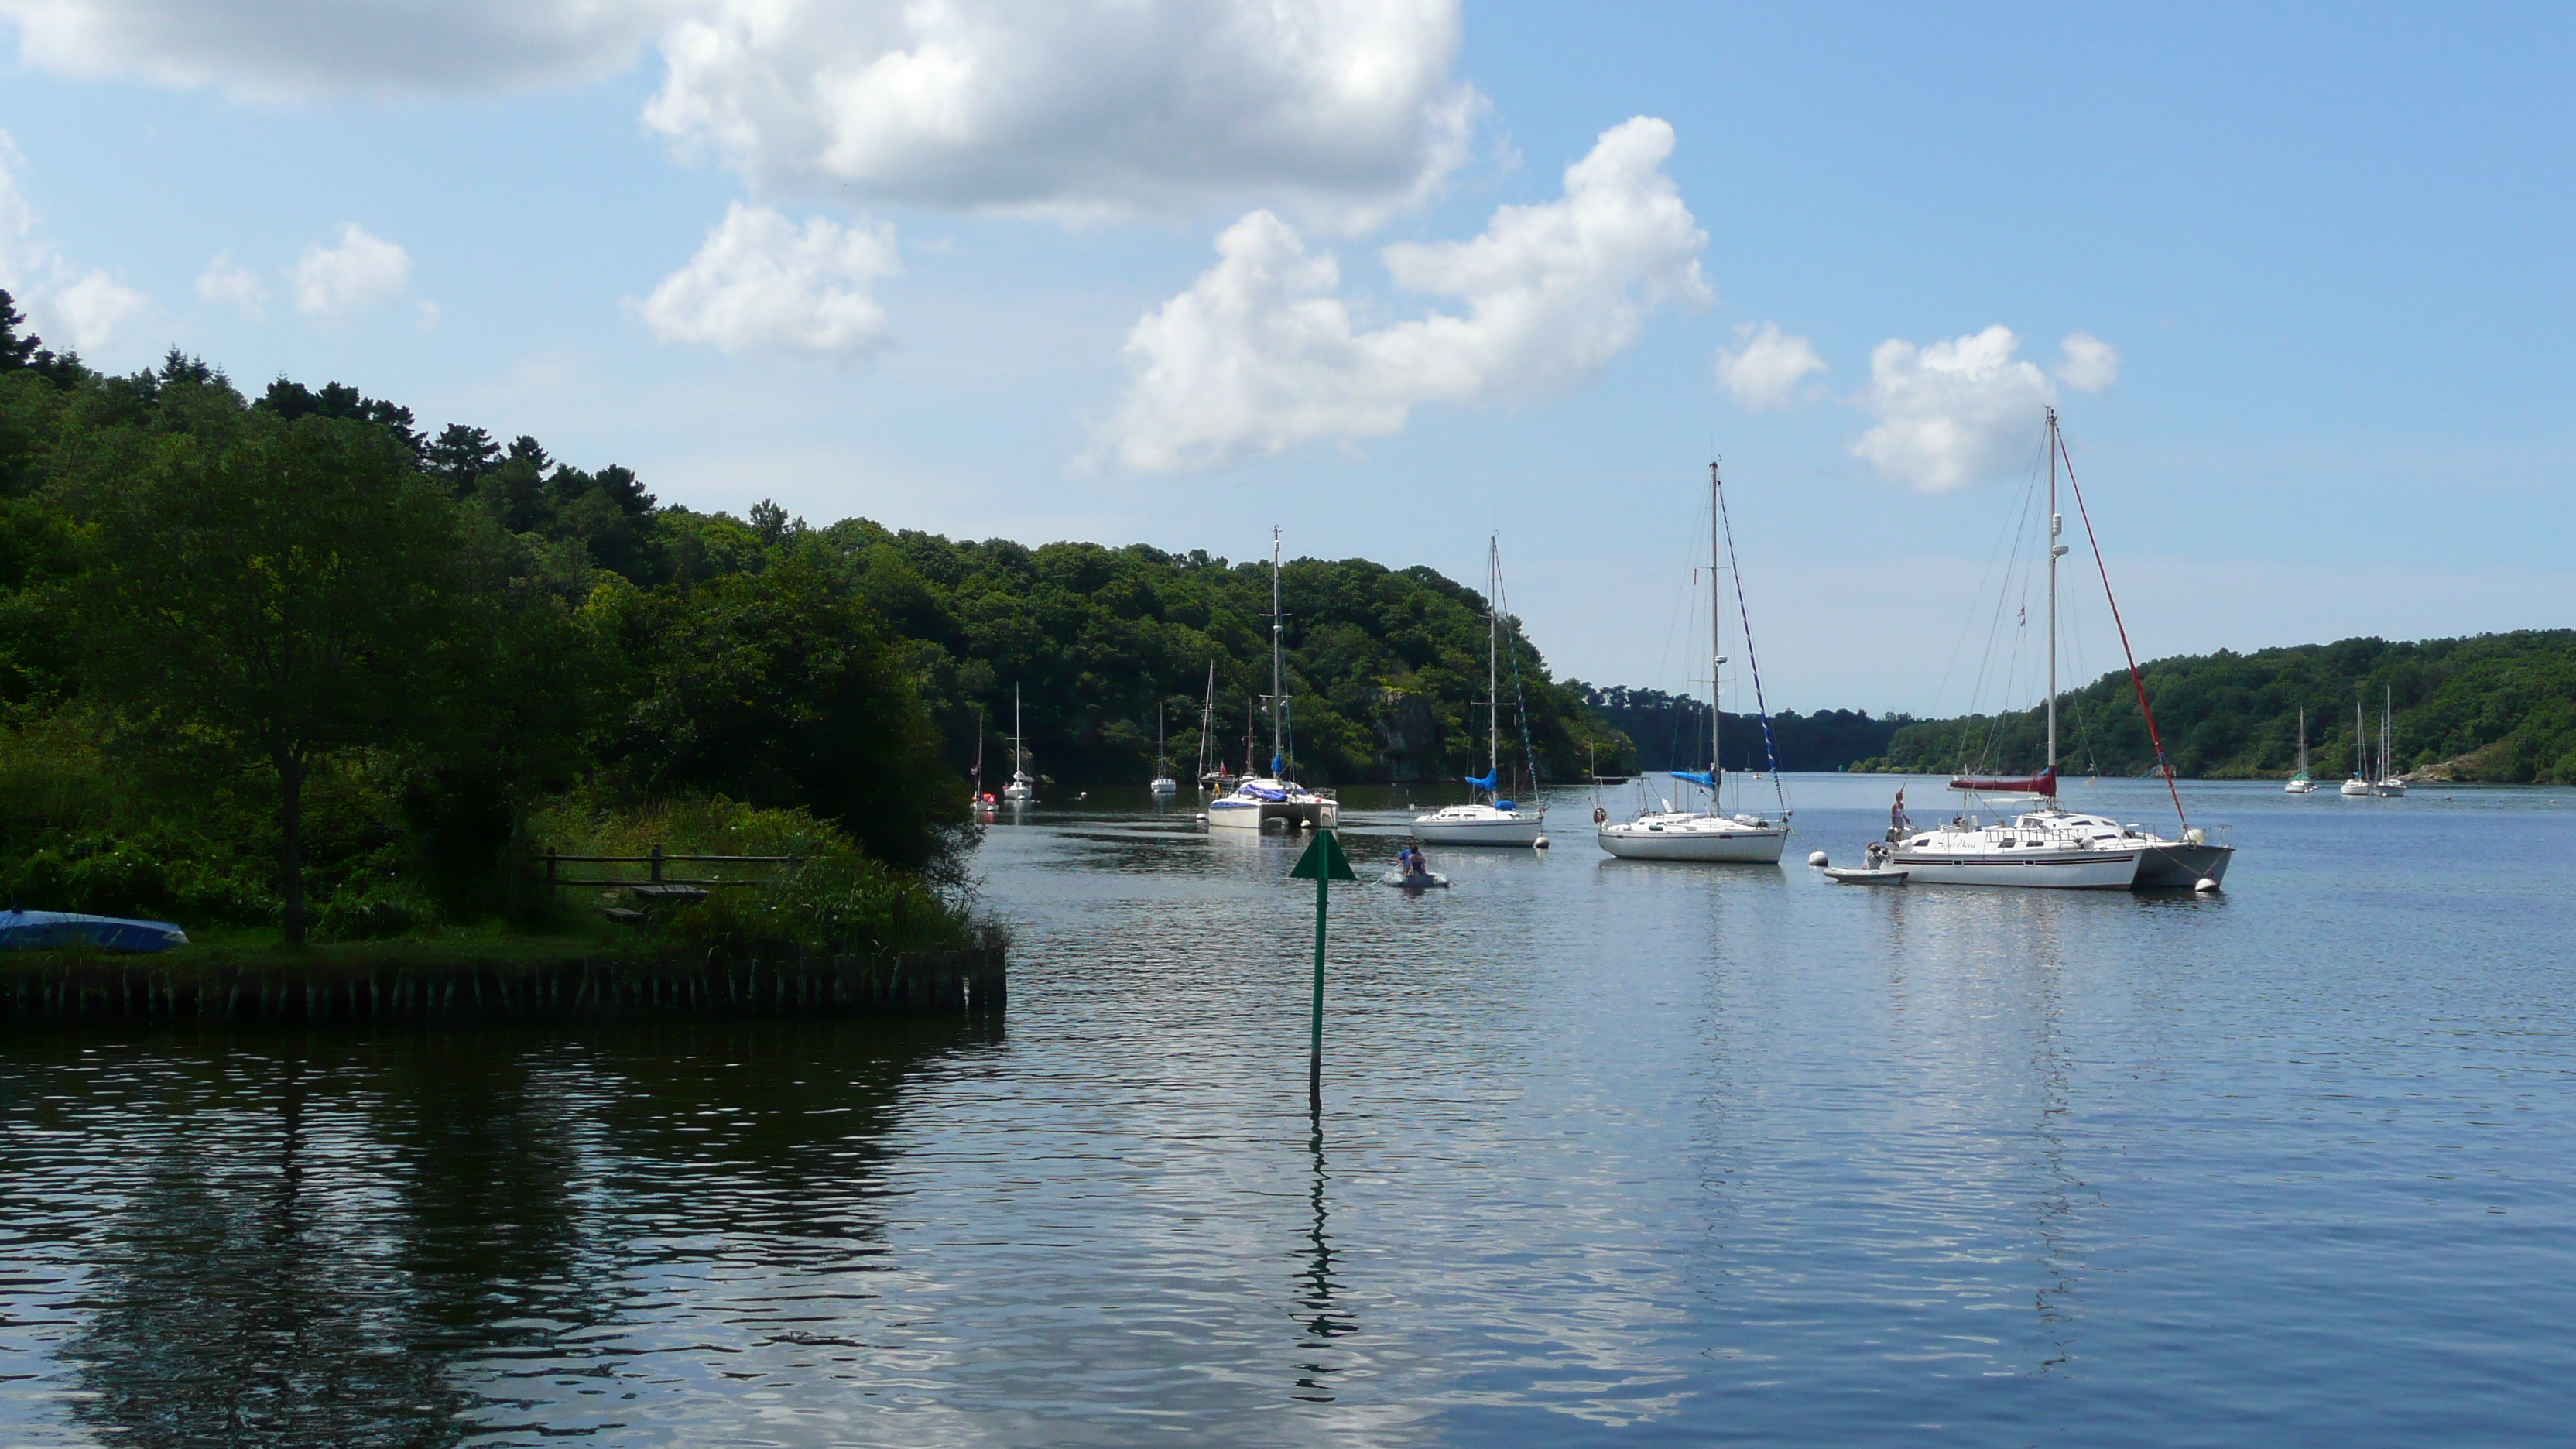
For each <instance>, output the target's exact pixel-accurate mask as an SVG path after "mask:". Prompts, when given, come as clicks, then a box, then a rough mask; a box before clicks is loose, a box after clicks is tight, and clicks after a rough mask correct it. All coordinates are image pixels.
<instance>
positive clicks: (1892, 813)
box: [1887, 785, 1914, 840]
mask: <svg viewBox="0 0 2576 1449" xmlns="http://www.w3.org/2000/svg"><path fill="white" fill-rule="evenodd" d="M1913 828H1914V822H1913V821H1912V820H1911V819H1908V818H1907V817H1906V814H1905V787H1904V786H1902V785H1899V786H1897V787H1896V803H1895V804H1893V805H1890V806H1888V807H1887V838H1888V839H1890V840H1894V839H1895V838H1896V837H1898V836H1900V835H1903V834H1905V833H1906V832H1907V831H1909V830H1912V829H1913Z"/></svg>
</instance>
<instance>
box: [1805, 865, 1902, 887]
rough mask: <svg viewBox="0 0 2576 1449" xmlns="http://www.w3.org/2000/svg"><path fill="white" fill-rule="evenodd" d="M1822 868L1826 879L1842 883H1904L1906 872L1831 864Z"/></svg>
mask: <svg viewBox="0 0 2576 1449" xmlns="http://www.w3.org/2000/svg"><path fill="white" fill-rule="evenodd" d="M1823 869H1824V872H1825V878H1826V879H1828V880H1833V881H1839V882H1841V883H1842V884H1844V885H1903V884H1905V874H1906V873H1905V872H1904V871H1901V870H1843V869H1838V868H1836V867H1833V866H1826V867H1824V868H1823Z"/></svg>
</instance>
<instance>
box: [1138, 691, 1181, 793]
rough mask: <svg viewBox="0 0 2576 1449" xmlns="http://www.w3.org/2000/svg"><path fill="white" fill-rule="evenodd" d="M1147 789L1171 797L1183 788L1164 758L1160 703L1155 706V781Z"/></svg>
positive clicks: (1161, 708)
mask: <svg viewBox="0 0 2576 1449" xmlns="http://www.w3.org/2000/svg"><path fill="white" fill-rule="evenodd" d="M1145 788H1146V789H1148V790H1151V791H1153V792H1154V793H1155V794H1157V795H1169V794H1171V793H1172V792H1173V791H1175V790H1177V789H1179V788H1181V787H1180V783H1179V782H1178V781H1176V780H1174V779H1173V778H1172V767H1171V765H1170V763H1169V762H1168V761H1166V760H1165V759H1164V758H1163V706H1162V704H1161V702H1160V701H1157V702H1156V703H1155V705H1154V779H1153V782H1152V783H1151V784H1149V785H1147V786H1146V787H1145Z"/></svg>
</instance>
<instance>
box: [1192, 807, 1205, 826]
mask: <svg viewBox="0 0 2576 1449" xmlns="http://www.w3.org/2000/svg"><path fill="white" fill-rule="evenodd" d="M1190 818H1191V819H1192V820H1195V821H1197V822H1198V823H1200V824H1201V825H1205V824H1207V812H1206V811H1204V810H1202V811H1200V812H1199V813H1198V814H1196V815H1193V816H1191V817H1190Z"/></svg>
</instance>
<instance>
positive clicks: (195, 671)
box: [0, 293, 1631, 939]
mask: <svg viewBox="0 0 2576 1449" xmlns="http://www.w3.org/2000/svg"><path fill="white" fill-rule="evenodd" d="M23 322H24V319H23V318H22V317H20V316H19V315H18V314H17V312H16V311H15V309H14V307H12V306H11V305H10V303H9V300H8V298H7V297H6V294H5V293H0V886H8V887H14V888H16V889H17V890H18V893H19V894H20V895H21V897H22V898H24V897H41V899H35V898H30V899H28V900H27V903H28V904H31V905H35V904H61V905H72V906H78V907H80V908H86V909H111V908H123V909H156V910H167V911H170V912H173V913H177V914H189V915H193V916H194V917H196V918H200V919H204V918H212V919H217V920H234V921H242V922H262V921H265V922H272V923H276V924H279V925H281V926H282V927H283V928H284V931H285V933H286V935H287V936H288V938H289V939H300V938H301V937H302V935H303V934H304V932H305V930H306V928H307V926H308V924H309V923H311V922H316V921H319V922H320V923H321V924H322V926H323V929H324V933H325V934H351V933H361V934H362V933H364V932H365V931H366V930H367V929H369V927H368V926H367V925H366V923H367V922H369V921H378V922H381V921H401V920H406V919H414V918H417V917H419V916H420V915H422V914H423V913H424V912H426V913H429V914H434V915H437V916H440V917H443V918H447V919H470V918H474V917H476V916H478V915H479V916H489V915H492V914H495V913H509V914H521V913H525V912H527V911H530V910H534V909H536V908H537V903H532V902H531V900H530V899H529V896H530V890H531V887H530V886H529V884H528V882H527V881H526V879H525V861H526V860H527V858H528V857H529V854H530V853H531V852H532V851H535V850H537V849H539V848H541V847H542V846H543V845H545V844H549V843H556V842H555V840H554V837H553V835H550V834H549V832H554V833H555V834H558V835H559V834H562V833H563V831H564V830H565V829H568V828H570V827H566V826H565V825H564V824H563V822H565V821H568V820H571V821H580V820H588V821H590V822H591V824H590V825H588V826H584V827H581V828H583V829H587V830H589V832H590V836H591V837H592V838H602V839H604V838H608V837H611V836H617V837H618V838H626V837H627V836H631V835H632V834H633V831H632V829H630V828H628V826H626V825H617V824H615V823H614V822H612V821H610V820H609V817H610V816H612V815H617V814H618V812H625V814H624V815H623V816H621V817H620V818H622V819H625V820H627V821H628V823H629V825H631V824H632V821H633V820H636V819H643V818H647V816H646V815H642V814H638V813H637V812H650V811H655V810H660V811H664V812H666V813H667V811H668V810H669V808H670V807H671V806H672V805H673V804H674V802H681V803H685V802H689V801H703V802H714V803H716V804H718V805H723V804H724V803H725V802H731V803H732V804H736V805H743V806H750V807H758V808H759V809H762V810H769V811H781V812H789V814H790V815H792V816H793V817H794V819H786V820H783V821H782V820H762V821H754V822H751V823H748V824H746V823H744V820H743V818H740V817H738V816H736V815H733V814H727V813H725V810H724V809H717V810H714V811H713V812H712V813H710V812H707V811H699V812H697V813H695V814H689V815H687V818H689V819H692V820H702V821H705V822H708V823H707V824H706V825H705V828H706V829H709V830H714V831H728V830H729V831H737V832H739V831H743V830H753V831H755V832H756V833H761V834H763V835H764V838H781V839H785V838H794V839H799V840H804V839H823V838H827V837H828V838H830V839H837V840H844V841H845V842H846V843H847V844H848V845H849V847H850V848H851V849H852V850H854V851H855V852H857V853H858V854H860V855H862V856H863V857H864V858H865V859H866V860H867V861H870V862H874V863H877V864H879V865H882V866H884V867H887V868H890V869H893V870H895V871H898V872H902V873H904V874H906V875H907V876H909V877H912V878H915V879H917V880H920V881H924V882H928V883H929V884H930V885H932V886H941V885H954V884H955V883H956V882H957V881H959V880H961V879H962V875H961V870H962V865H961V862H962V858H963V851H964V849H965V847H966V846H967V844H968V843H969V842H970V841H971V840H972V838H973V837H972V833H971V829H970V828H969V827H967V826H965V825H963V824H961V823H960V816H961V814H962V811H961V809H960V807H961V804H962V800H963V796H964V793H965V783H964V779H963V776H964V773H965V771H966V769H967V768H968V766H969V765H970V764H971V763H972V762H973V761H974V760H976V759H977V758H978V757H979V755H980V757H981V758H982V759H984V760H985V761H986V762H987V764H988V767H990V768H992V769H994V770H995V771H996V772H997V773H999V772H1006V771H1007V769H1008V768H1009V766H1008V755H1009V751H1008V739H1009V734H1010V726H1011V709H1012V704H1013V698H1014V694H1015V692H1016V694H1017V695H1018V697H1019V699H1020V700H1021V701H1022V710H1023V717H1024V721H1025V732H1026V736H1027V741H1028V750H1029V756H1030V768H1031V769H1032V770H1034V771H1036V772H1038V773H1040V774H1043V775H1046V776H1050V777H1052V778H1054V779H1056V780H1058V781H1060V782H1063V783H1065V784H1077V783H1108V782H1124V783H1139V784H1141V783H1142V782H1143V781H1144V780H1145V779H1146V778H1148V776H1149V773H1150V771H1151V768H1152V765H1153V763H1154V755H1155V748H1154V745H1155V738H1154V732H1155V730H1156V728H1157V723H1158V719H1159V721H1160V722H1161V723H1162V725H1163V726H1164V727H1165V728H1166V730H1167V733H1168V744H1167V750H1168V754H1169V756H1170V758H1171V759H1172V760H1173V762H1174V764H1175V766H1176V767H1177V769H1179V770H1182V771H1185V770H1186V769H1187V768H1188V766H1189V764H1190V763H1191V762H1192V761H1194V760H1195V759H1196V758H1197V750H1198V744H1199V736H1200V733H1201V730H1200V710H1201V702H1202V699H1203V697H1204V693H1205V687H1206V681H1207V672H1208V668H1209V666H1210V665H1211V664H1213V665H1214V666H1215V670H1216V697H1217V704H1218V708H1217V725H1216V727H1215V729H1214V731H1213V734H1214V738H1213V739H1212V740H1211V741H1210V744H1211V746H1212V747H1213V748H1215V749H1216V750H1217V752H1218V753H1219V754H1220V755H1221V757H1223V758H1225V759H1226V760H1228V761H1229V762H1230V763H1232V764H1234V765H1235V766H1237V767H1240V765H1241V763H1242V753H1243V751H1242V745H1243V724H1244V721H1245V718H1246V715H1247V713H1248V712H1250V711H1252V710H1253V709H1255V708H1256V707H1257V704H1258V697H1259V696H1261V695H1263V694H1265V693H1267V692H1268V690H1269V641H1270V621H1269V620H1268V618H1267V617H1266V615H1267V614H1268V612H1269V609H1270V581H1269V571H1268V567H1267V565H1266V564H1229V563H1228V562H1227V561H1226V560H1224V559H1219V558H1210V557H1208V556H1206V555H1205V554H1203V553H1192V554H1189V555H1185V556H1183V555H1173V554H1167V553H1164V552H1161V551H1158V550H1155V549H1150V548H1143V547H1130V548H1121V549H1110V548H1103V547H1100V546H1097V545H1092V544H1079V543H1067V544H1051V545H1047V546H1044V547H1039V548H1029V547H1025V546H1023V545H1020V544H1017V543H1012V542H1009V541H1006V540H1000V539H993V540H987V541H984V542H980V543H977V542H967V541H952V540H949V539H945V538H939V537H936V536H932V535H928V534H922V533H914V532H893V531H889V530H887V529H885V528H882V527H880V526H878V525H876V524H874V523H871V522H868V521H865V520H859V519H852V520H847V521H844V522H840V523H835V524H832V525H830V526H828V527H823V528H812V527H808V526H807V525H806V523H805V522H804V521H803V520H802V519H797V518H791V517H790V516H788V514H787V513H786V511H785V510H783V509H781V508H779V507H778V506H776V505H775V504H771V503H763V504H761V505H760V506H758V507H755V508H753V509H751V510H750V511H749V515H748V517H746V518H741V519H737V518H734V517H731V516H728V515H725V514H720V513H717V514H708V513H699V512H695V511H692V510H690V509H687V508H682V507H676V506H670V505H664V504H660V503H657V501H656V500H655V499H654V498H653V496H652V495H651V494H650V493H649V492H648V491H646V489H645V488H644V486H643V484H642V483H641V481H640V480H639V479H637V477H636V476H635V475H634V473H632V472H631V471H629V470H627V469H625V468H622V467H616V466H608V467H601V468H597V469H595V470H594V469H586V468H583V467H579V466H575V465H574V464H571V463H568V462H565V461H562V460H559V459H557V458H555V457H553V456H552V455H551V454H550V453H549V452H548V451H547V450H546V449H545V448H544V447H543V446H542V445H541V444H540V443H539V442H538V441H537V440H536V439H535V438H533V437H526V436H522V437H517V438H514V439H509V440H507V441H504V440H502V439H498V438H495V437H493V436H491V435H490V434H488V433H487V432H485V431H484V430H482V429H479V428H474V427H470V426H467V425H463V424H455V425H450V426H447V427H445V428H443V429H442V430H440V431H438V432H436V433H434V434H433V433H427V432H425V431H423V430H421V429H419V428H418V426H417V423H416V419H415V417H414V415H413V414H412V413H411V411H410V410H409V409H407V408H404V407H402V406H400V405H398V404H395V403H392V402H388V401H386V400H383V399H378V398H372V397H368V396H366V395H364V394H362V393H361V392H360V391H358V390H357V389H356V388H353V387H349V386H345V385H343V384H340V383H336V382H334V383H331V384H329V385H326V386H323V387H321V388H318V389H316V388H312V387H308V386H306V385H303V384H300V383H297V382H293V381H290V380H287V379H284V378H281V379H278V380H276V381H274V382H272V383H270V384H269V385H268V386H267V387H266V388H265V389H264V390H262V391H261V392H260V393H259V394H258V395H257V396H249V395H246V394H245V393H244V392H243V391H242V390H240V389H238V388H236V387H235V386H234V385H233V384H232V382H231V381H230V380H229V379H228V378H227V377H226V376H225V375H224V374H223V373H222V372H220V371H218V370H216V369H214V368H212V367H209V366H208V365H207V364H206V363H204V362H203V361H201V360H199V359H197V358H193V357H188V356H185V355H182V354H181V353H179V352H177V351H175V350H174V351H172V352H171V353H170V355H169V356H168V357H166V358H165V359H164V360H163V361H162V363H161V364H160V365H159V366H158V367H156V368H149V369H145V370H143V371H140V372H137V373H133V374H130V375H125V376H108V375H103V374H100V373H97V372H95V371H93V370H91V369H89V368H87V367H85V366H83V365H82V364H81V363H80V361H79V359H78V358H77V357H75V356H71V355H68V354H64V355H56V354H54V353H52V352H50V351H48V350H46V349H44V348H43V347H42V346H41V345H40V342H39V339H37V338H35V337H33V336H32V335H29V334H27V333H26V332H25V331H24V329H23ZM1282 588H1283V594H1284V603H1283V606H1282V607H1283V612H1284V613H1285V614H1286V615H1287V616H1288V618H1287V623H1286V628H1287V640H1288V645H1289V650H1288V663H1287V671H1286V672H1287V683H1286V692H1287V693H1288V694H1289V695H1290V696H1291V702H1290V707H1289V717H1290V720H1291V723H1292V730H1293V735H1292V740H1291V743H1290V748H1291V750H1292V751H1293V755H1294V760H1295V763H1296V766H1297V767H1298V768H1299V770H1300V771H1301V772H1302V773H1303V774H1304V775H1305V777H1306V778H1308V779H1309V780H1311V781H1315V782H1318V783H1332V782H1337V781H1358V780H1372V779H1376V780H1388V779H1426V778H1439V777H1442V776H1449V775H1456V774H1464V773H1470V772H1481V770H1482V769H1483V768H1484V761H1483V759H1482V758H1481V742H1482V730H1481V728H1479V727H1478V725H1479V724H1480V722H1481V712H1480V711H1476V710H1474V709H1472V707H1471V705H1470V701H1471V700H1474V699H1476V698H1478V697H1480V696H1481V695H1482V693H1483V688H1482V686H1483V681H1484V665H1483V657H1482V647H1483V642H1484V626H1483V604H1482V601H1481V600H1480V599H1479V598H1478V597H1477V596H1476V595H1475V594H1474V593H1472V592H1471V591H1469V590H1467V589H1464V588H1462V587H1460V586H1459V585H1457V584H1455V583H1453V582H1451V581H1450V580H1448V579H1445V578H1443V577H1441V576H1440V575H1438V574H1436V573H1434V572H1432V571H1430V570H1427V569H1409V570H1390V569H1386V568H1383V567H1381V566H1379V565H1376V564H1371V563H1367V562H1364V561H1359V560H1344V561H1324V560H1314V559H1300V560H1297V561H1296V562H1294V563H1291V564H1289V565H1288V566H1287V568H1286V570H1285V577H1284V579H1283V583H1282ZM1504 624H1505V630H1504V637H1505V646H1504V647H1505V656H1504V659H1503V680H1504V683H1503V691H1504V699H1505V701H1506V703H1507V704H1511V705H1513V706H1514V707H1515V711H1516V713H1520V714H1525V716H1526V720H1527V738H1528V740H1529V742H1530V752H1532V753H1534V754H1535V756H1536V762H1537V770H1538V773H1539V774H1541V775H1542V776H1543V777H1545V778H1551V779H1568V778H1576V777H1579V775H1580V774H1581V772H1582V771H1583V770H1584V769H1586V768H1587V767H1588V764H1589V762H1590V761H1592V760H1594V759H1599V760H1601V761H1602V762H1603V763H1604V765H1605V767H1613V768H1627V767H1630V765H1631V752H1630V747H1629V744H1628V741H1627V739H1626V738H1625V736H1623V735H1620V734H1619V733H1617V732H1616V731H1615V730H1612V729H1610V728H1608V727H1607V726H1606V725H1605V724H1603V722H1602V721H1601V720H1600V719H1599V717H1598V716H1597V715H1596V714H1594V713H1593V712H1592V711H1590V710H1588V709H1587V708H1586V707H1585V706H1584V704H1583V702H1582V700H1581V699H1580V698H1579V697H1578V696H1577V695H1576V694H1575V693H1574V692H1572V691H1571V690H1569V689H1567V688H1566V687H1565V686H1563V685H1561V684H1559V683H1557V682H1555V681H1554V680H1553V679H1552V678H1551V677H1550V675H1549V673H1548V670H1547V667H1546V664H1545V661H1544V659H1543V658H1542V656H1541V655H1540V654H1539V652H1538V651H1537V650H1536V649H1535V648H1533V647H1532V646H1531V645H1530V643H1529V641H1528V640H1527V639H1526V638H1525V637H1524V636H1523V635H1522V633H1521V630H1520V627H1519V623H1518V621H1517V620H1506V621H1504ZM979 721H980V730H979V725H978V722H979ZM1261 733H1262V738H1261V740H1260V741H1259V743H1258V744H1257V745H1256V746H1255V747H1254V749H1253V751H1252V753H1253V754H1254V755H1255V756H1256V757H1257V758H1259V759H1261V760H1262V761H1263V762H1264V763H1266V760H1267V756H1268V753H1269V743H1268V739H1267V730H1266V726H1265V728H1264V729H1263V730H1262V732H1261ZM1511 733H1512V734H1513V736H1514V740H1513V743H1512V744H1511V745H1510V746H1507V749H1506V753H1507V756H1509V757H1510V758H1509V759H1507V762H1506V767H1507V769H1508V768H1513V767H1514V765H1515V764H1518V765H1520V766H1522V767H1523V768H1522V773H1526V768H1525V767H1526V763H1527V762H1526V761H1525V760H1524V759H1523V758H1522V757H1523V753H1524V752H1523V751H1522V750H1521V749H1520V748H1519V747H1518V745H1519V737H1520V735H1521V731H1520V730H1519V729H1518V728H1515V729H1513V730H1512V731H1511ZM576 806H577V807H578V808H576ZM684 813H685V812H684ZM651 818H664V817H658V816H657V817H651ZM799 820H802V821H807V822H810V828H809V827H808V826H807V825H800V824H798V823H797V821H799ZM724 822H732V823H729V824H728V823H724ZM621 832H622V833H621ZM818 832H819V834H818ZM566 843H572V842H570V841H567V842H566ZM853 878H855V877H853ZM848 914H849V913H848V912H847V911H844V912H842V915H844V916H847V915H848ZM335 923H336V924H335Z"/></svg>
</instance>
